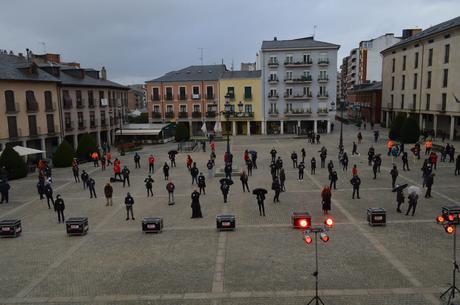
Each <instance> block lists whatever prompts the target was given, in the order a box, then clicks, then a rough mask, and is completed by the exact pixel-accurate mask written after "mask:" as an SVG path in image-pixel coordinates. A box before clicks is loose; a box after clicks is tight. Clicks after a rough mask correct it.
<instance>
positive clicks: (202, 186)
mask: <svg viewBox="0 0 460 305" xmlns="http://www.w3.org/2000/svg"><path fill="white" fill-rule="evenodd" d="M198 187H199V188H200V195H201V191H203V195H206V178H205V177H204V175H203V173H200V175H199V176H198Z"/></svg>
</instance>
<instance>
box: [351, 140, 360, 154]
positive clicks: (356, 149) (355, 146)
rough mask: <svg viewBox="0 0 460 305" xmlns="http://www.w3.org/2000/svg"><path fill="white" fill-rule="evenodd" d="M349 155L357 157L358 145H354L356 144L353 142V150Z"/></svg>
mask: <svg viewBox="0 0 460 305" xmlns="http://www.w3.org/2000/svg"><path fill="white" fill-rule="evenodd" d="M351 155H352V156H354V155H359V153H358V145H356V142H354V141H353V149H352V151H351Z"/></svg>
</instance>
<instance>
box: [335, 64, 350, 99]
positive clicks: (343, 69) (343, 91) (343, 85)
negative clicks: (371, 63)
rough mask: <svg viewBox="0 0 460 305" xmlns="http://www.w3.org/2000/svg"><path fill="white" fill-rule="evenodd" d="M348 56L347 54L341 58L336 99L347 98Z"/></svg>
mask: <svg viewBox="0 0 460 305" xmlns="http://www.w3.org/2000/svg"><path fill="white" fill-rule="evenodd" d="M348 58H349V56H345V57H344V58H343V59H342V64H341V65H340V94H339V93H337V95H338V97H337V101H346V100H347V81H348V74H347V73H348ZM339 97H340V99H339Z"/></svg>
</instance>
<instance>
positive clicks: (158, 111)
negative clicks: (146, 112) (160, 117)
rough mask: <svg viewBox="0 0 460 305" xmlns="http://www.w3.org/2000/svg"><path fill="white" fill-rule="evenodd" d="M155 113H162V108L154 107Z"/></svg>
mask: <svg viewBox="0 0 460 305" xmlns="http://www.w3.org/2000/svg"><path fill="white" fill-rule="evenodd" d="M153 112H155V113H160V106H158V105H155V106H153Z"/></svg>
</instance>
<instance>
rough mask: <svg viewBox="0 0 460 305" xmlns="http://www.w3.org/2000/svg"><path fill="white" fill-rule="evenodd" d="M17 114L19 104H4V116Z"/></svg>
mask: <svg viewBox="0 0 460 305" xmlns="http://www.w3.org/2000/svg"><path fill="white" fill-rule="evenodd" d="M18 112H19V103H12V104H6V110H5V113H6V114H13V113H18Z"/></svg>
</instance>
